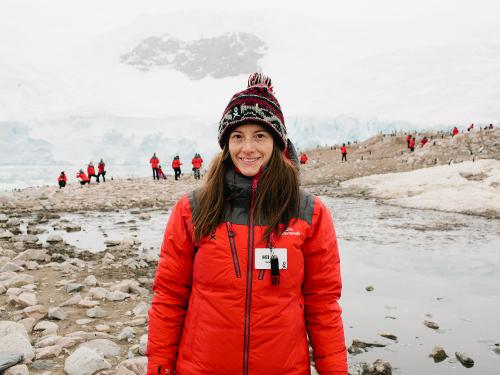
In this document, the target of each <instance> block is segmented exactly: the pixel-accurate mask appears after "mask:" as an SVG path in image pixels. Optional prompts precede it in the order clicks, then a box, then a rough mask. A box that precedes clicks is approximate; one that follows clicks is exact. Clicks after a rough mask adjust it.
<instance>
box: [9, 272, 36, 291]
mask: <svg viewBox="0 0 500 375" xmlns="http://www.w3.org/2000/svg"><path fill="white" fill-rule="evenodd" d="M34 282H35V278H34V277H33V276H31V275H26V274H20V275H16V276H14V277H12V278H10V279H8V280H6V281H4V282H3V285H4V286H5V287H7V288H17V287H20V286H23V285H26V284H33V283H34Z"/></svg>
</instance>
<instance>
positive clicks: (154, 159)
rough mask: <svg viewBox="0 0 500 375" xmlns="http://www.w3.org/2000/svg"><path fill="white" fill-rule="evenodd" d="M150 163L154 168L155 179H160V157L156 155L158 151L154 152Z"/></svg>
mask: <svg viewBox="0 0 500 375" xmlns="http://www.w3.org/2000/svg"><path fill="white" fill-rule="evenodd" d="M149 163H150V164H151V168H152V169H153V180H155V179H156V180H159V179H160V176H159V175H158V165H160V159H158V158H157V157H156V152H155V153H153V156H152V157H151V159H149Z"/></svg>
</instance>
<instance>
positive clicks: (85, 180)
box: [57, 159, 106, 189]
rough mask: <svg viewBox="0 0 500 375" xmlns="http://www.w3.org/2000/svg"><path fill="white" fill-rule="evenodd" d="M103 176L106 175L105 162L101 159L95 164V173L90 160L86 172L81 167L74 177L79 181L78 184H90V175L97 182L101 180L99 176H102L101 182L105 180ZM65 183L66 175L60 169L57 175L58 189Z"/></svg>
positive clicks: (66, 180)
mask: <svg viewBox="0 0 500 375" xmlns="http://www.w3.org/2000/svg"><path fill="white" fill-rule="evenodd" d="M105 176H106V164H105V163H104V161H103V160H102V159H101V160H100V161H99V164H97V174H96V170H95V167H94V163H93V162H92V161H91V162H90V163H89V164H88V166H87V174H85V172H84V171H83V169H80V170H79V171H78V172H77V174H76V178H77V179H78V180H79V181H80V185H86V184H89V185H90V181H91V179H92V177H94V178H95V179H96V182H97V183H100V182H101V181H100V177H102V181H103V182H106V177H105ZM67 183H68V176H67V175H66V173H65V172H64V171H61V173H60V174H59V177H57V184H58V185H59V189H62V188H63V187H65V186H66V184H67Z"/></svg>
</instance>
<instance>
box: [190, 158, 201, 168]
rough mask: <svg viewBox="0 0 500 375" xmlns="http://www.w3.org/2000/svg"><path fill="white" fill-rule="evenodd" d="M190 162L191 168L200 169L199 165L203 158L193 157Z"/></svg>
mask: <svg viewBox="0 0 500 375" xmlns="http://www.w3.org/2000/svg"><path fill="white" fill-rule="evenodd" d="M191 164H193V168H196V169H200V168H201V165H202V164H203V159H202V158H193V159H192V160H191Z"/></svg>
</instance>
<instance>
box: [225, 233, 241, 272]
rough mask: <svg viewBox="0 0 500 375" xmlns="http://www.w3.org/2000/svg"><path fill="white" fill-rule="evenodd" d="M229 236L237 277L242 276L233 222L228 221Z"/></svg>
mask: <svg viewBox="0 0 500 375" xmlns="http://www.w3.org/2000/svg"><path fill="white" fill-rule="evenodd" d="M226 228H227V236H228V238H229V247H230V248H231V255H232V257H233V266H234V273H235V274H236V277H237V278H240V277H241V270H240V261H239V259H238V251H237V250H236V242H235V240H234V236H235V233H234V231H233V228H232V225H231V223H226Z"/></svg>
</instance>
